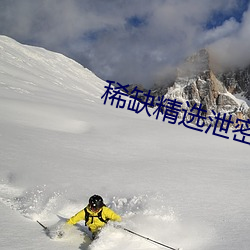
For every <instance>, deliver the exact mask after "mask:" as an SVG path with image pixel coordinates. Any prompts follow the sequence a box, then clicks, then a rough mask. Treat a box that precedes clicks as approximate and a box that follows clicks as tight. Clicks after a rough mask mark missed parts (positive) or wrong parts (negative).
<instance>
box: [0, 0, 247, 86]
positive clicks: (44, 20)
mask: <svg viewBox="0 0 250 250" xmlns="http://www.w3.org/2000/svg"><path fill="white" fill-rule="evenodd" d="M238 9H239V1H237V0H220V1H217V0H210V1H207V0H200V1H197V0H179V1H176V0H155V1H151V0H143V1H142V0H141V1H140V0H130V1H124V0H116V1H113V0H105V1H103V0H71V1H67V0H44V1H33V0H22V1H17V0H16V1H8V0H2V1H1V2H0V33H2V34H5V35H8V36H11V37H13V38H15V39H17V40H18V41H21V42H24V43H30V44H34V45H39V46H42V47H45V48H47V49H50V50H54V51H58V52H61V53H63V54H65V55H67V56H69V57H71V58H73V59H76V60H77V61H79V62H80V63H82V64H83V65H84V66H85V67H88V68H89V69H91V70H92V71H93V72H94V73H96V74H97V75H98V76H100V77H101V78H103V79H110V80H115V81H120V82H121V83H142V84H144V85H146V86H150V85H152V83H154V82H157V81H164V80H165V79H166V78H167V77H168V72H171V69H172V68H173V67H174V66H175V65H177V64H178V63H179V62H180V61H181V60H183V58H185V57H186V56H188V55H190V54H192V53H193V52H195V51H196V50H198V49H200V48H202V47H204V46H208V45H210V44H213V48H214V51H215V50H218V51H220V49H221V47H223V44H224V45H225V44H226V46H228V47H231V46H235V45H233V44H236V43H238V42H237V40H238V38H239V39H241V41H242V43H243V40H244V39H246V37H247V38H249V33H250V32H249V31H248V30H247V29H248V28H247V27H249V25H248V26H247V22H248V21H247V20H248V18H247V15H248V14H247V13H245V15H244V18H243V21H242V23H241V22H239V21H238V19H237V18H233V14H234V12H235V10H238ZM214 13H217V14H218V13H219V14H221V15H222V16H223V17H224V16H225V17H228V18H226V20H224V22H223V23H222V24H221V23H220V24H217V23H216V20H215V25H214V27H213V29H209V30H208V29H207V24H208V23H209V22H210V23H211V19H212V18H214V16H215V15H214ZM217 16H218V15H217ZM231 16H232V17H231ZM246 33H247V34H246ZM232 34H238V38H235V37H234V36H233V35H232ZM244 48H247V45H246V44H245V45H244ZM216 53H217V52H216ZM225 60H226V59H225Z"/></svg>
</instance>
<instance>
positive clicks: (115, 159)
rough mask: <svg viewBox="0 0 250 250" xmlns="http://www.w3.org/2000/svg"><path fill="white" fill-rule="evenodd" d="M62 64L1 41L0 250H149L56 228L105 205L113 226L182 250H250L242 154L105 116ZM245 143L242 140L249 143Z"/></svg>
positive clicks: (152, 123)
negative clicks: (92, 200)
mask: <svg viewBox="0 0 250 250" xmlns="http://www.w3.org/2000/svg"><path fill="white" fill-rule="evenodd" d="M105 85H107V84H106V82H104V81H102V80H101V79H99V78H97V77H96V76H95V75H94V74H93V73H92V72H90V71H89V70H87V69H85V68H84V67H82V66H81V65H79V64H77V63H76V62H74V61H72V60H71V59H69V58H66V57H65V56H63V55H60V54H57V53H53V52H50V51H47V50H44V49H42V48H37V47H31V46H25V45H21V44H19V43H18V42H16V41H14V40H12V39H10V38H8V37H4V36H0V156H1V162H0V212H1V215H2V217H1V224H0V229H1V234H0V248H1V249H5V250H10V249H11V250H13V249H20V250H22V249H25V250H27V249H60V250H63V249H67V250H69V249H72V250H73V249H82V250H87V249H89V250H107V249H109V250H117V249H121V250H131V249H133V250H137V249H144V250H153V249H162V247H161V246H159V245H156V244H153V243H152V242H148V241H147V240H145V239H142V238H140V237H137V236H135V235H132V234H129V233H128V232H126V231H124V230H121V229H117V228H114V227H113V226H112V225H111V224H110V225H108V226H107V227H106V228H105V229H104V230H102V232H101V234H100V237H99V238H98V239H97V240H96V241H94V242H93V243H91V242H90V241H89V239H88V237H87V236H86V235H85V232H86V227H84V222H81V223H80V224H79V225H78V226H75V227H72V228H71V229H68V230H67V231H66V232H65V236H64V237H63V238H62V239H50V238H48V237H47V236H46V234H45V233H44V232H43V230H42V228H41V227H40V226H39V225H38V224H37V223H36V220H39V221H41V222H43V223H44V224H45V225H47V226H49V228H51V229H53V228H54V227H55V225H58V223H59V224H60V223H64V220H60V219H59V217H58V215H59V216H61V217H64V218H69V217H70V216H72V215H74V214H75V213H76V212H78V211H79V210H80V209H82V208H84V206H85V205H86V204H87V202H88V198H89V196H91V195H92V194H95V193H97V194H100V195H102V196H103V198H104V201H105V203H106V205H107V206H109V207H111V208H112V209H114V210H115V211H116V212H117V213H119V214H120V215H121V216H122V218H123V222H122V225H123V226H124V227H126V228H128V229H130V230H133V231H135V232H137V233H139V234H142V235H144V236H146V237H149V238H151V239H154V240H156V241H159V242H162V243H164V244H166V245H168V246H171V247H174V248H177V247H182V248H183V249H184V250H212V249H220V250H235V249H241V250H248V249H249V246H250V240H249V233H250V229H249V217H250V216H249V215H250V214H249V211H250V202H249V194H250V192H249V190H250V189H249V188H250V182H249V179H250V172H249V164H248V163H249V156H248V155H249V145H247V144H244V143H240V142H238V141H235V140H234V139H233V138H234V137H233V133H232V132H231V131H229V132H228V137H229V139H224V138H221V137H218V136H216V135H213V134H212V132H211V131H209V133H207V134H205V133H201V132H197V131H194V130H191V129H188V128H186V127H184V126H183V125H178V124H175V125H173V124H170V123H168V122H167V121H165V122H163V121H162V120H160V119H159V120H156V119H155V117H154V116H151V117H148V115H147V114H146V112H145V111H143V112H140V113H139V114H136V113H135V112H132V111H129V110H127V109H126V107H125V108H124V109H122V108H115V105H114V106H111V105H110V102H109V100H108V101H107V104H106V105H103V100H102V99H101V96H102V95H103V93H104V91H105V88H104V87H105ZM246 140H247V141H250V139H249V137H247V136H246Z"/></svg>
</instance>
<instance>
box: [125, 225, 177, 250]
mask: <svg viewBox="0 0 250 250" xmlns="http://www.w3.org/2000/svg"><path fill="white" fill-rule="evenodd" d="M122 229H123V230H125V231H127V232H129V233H131V234H134V235H137V236H139V237H141V238H143V239H145V240H148V241H151V242H154V243H156V244H158V245H161V246H163V247H166V248H169V249H171V250H180V248H173V247H170V246H167V245H165V244H162V243H160V242H158V241H155V240H152V239H150V238H148V237H145V236H143V235H141V234H138V233H135V232H133V231H131V230H129V229H127V228H122Z"/></svg>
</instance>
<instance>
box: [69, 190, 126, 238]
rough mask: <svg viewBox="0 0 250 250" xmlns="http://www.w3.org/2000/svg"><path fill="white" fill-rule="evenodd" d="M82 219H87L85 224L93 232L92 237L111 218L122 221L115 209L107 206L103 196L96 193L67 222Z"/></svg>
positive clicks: (72, 223)
mask: <svg viewBox="0 0 250 250" xmlns="http://www.w3.org/2000/svg"><path fill="white" fill-rule="evenodd" d="M80 220H85V226H87V227H88V228H89V230H90V231H91V232H92V238H93V239H94V238H95V237H96V236H97V234H98V232H99V231H100V229H101V228H102V227H104V226H105V224H106V223H107V222H108V221H109V220H112V221H118V222H120V221H121V220H122V219H121V217H120V216H119V215H118V214H116V213H115V212H114V211H113V210H111V209H110V208H108V207H106V206H105V204H104V203H103V199H102V197H101V196H99V195H96V194H95V195H93V196H91V197H90V198H89V204H88V205H87V206H86V207H85V208H84V209H82V210H81V211H79V212H78V213H77V214H75V215H74V216H72V217H71V218H70V219H69V220H68V221H67V224H69V225H74V224H76V223H77V222H78V221H80Z"/></svg>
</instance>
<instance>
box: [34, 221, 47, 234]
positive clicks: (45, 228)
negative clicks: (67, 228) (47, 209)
mask: <svg viewBox="0 0 250 250" xmlns="http://www.w3.org/2000/svg"><path fill="white" fill-rule="evenodd" d="M36 222H37V223H38V224H39V225H40V226H42V227H43V229H44V230H45V231H46V230H48V228H47V227H45V226H44V225H43V224H42V223H41V222H39V221H38V220H37V221H36Z"/></svg>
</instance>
